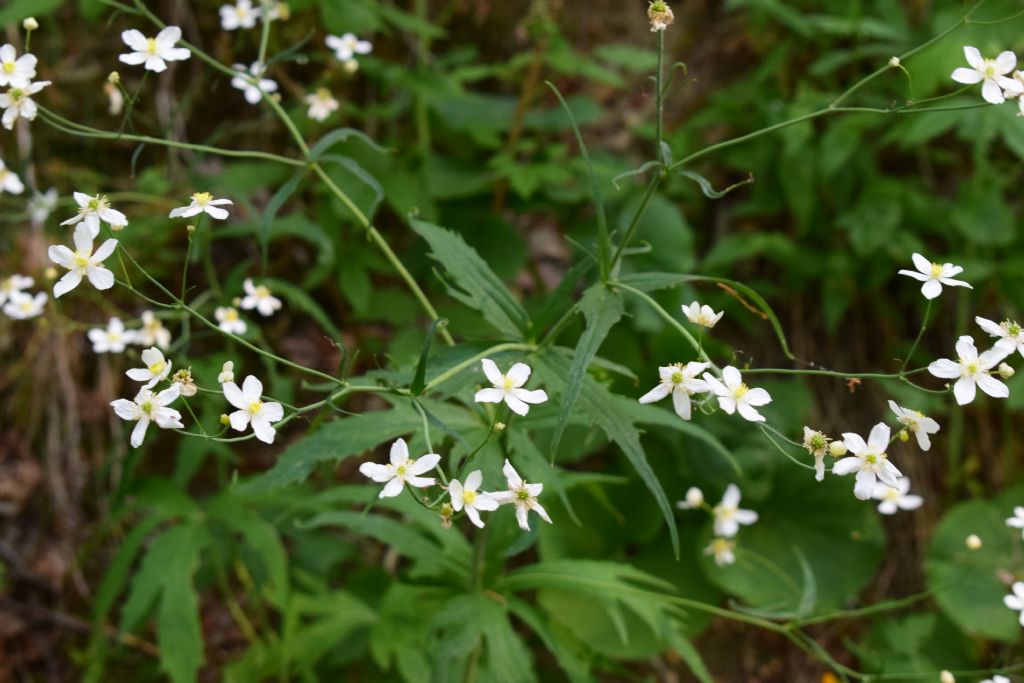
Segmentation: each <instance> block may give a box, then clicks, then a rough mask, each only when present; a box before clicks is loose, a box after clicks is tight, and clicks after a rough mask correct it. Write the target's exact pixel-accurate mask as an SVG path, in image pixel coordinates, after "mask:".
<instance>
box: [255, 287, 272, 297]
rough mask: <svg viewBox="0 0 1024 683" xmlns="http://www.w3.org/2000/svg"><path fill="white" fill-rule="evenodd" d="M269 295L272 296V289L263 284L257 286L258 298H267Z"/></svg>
mask: <svg viewBox="0 0 1024 683" xmlns="http://www.w3.org/2000/svg"><path fill="white" fill-rule="evenodd" d="M268 296H270V290H269V289H267V288H266V287H264V286H263V285H260V286H259V287H257V288H256V297H257V298H259V299H266V298H267V297H268Z"/></svg>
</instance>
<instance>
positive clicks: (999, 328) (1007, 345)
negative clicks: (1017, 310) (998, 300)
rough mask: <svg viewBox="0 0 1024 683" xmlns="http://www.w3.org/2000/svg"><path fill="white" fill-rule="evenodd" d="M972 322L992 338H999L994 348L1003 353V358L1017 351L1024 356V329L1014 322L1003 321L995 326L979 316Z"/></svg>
mask: <svg viewBox="0 0 1024 683" xmlns="http://www.w3.org/2000/svg"><path fill="white" fill-rule="evenodd" d="M974 322H976V323H978V325H979V326H980V327H981V329H983V330H985V331H986V332H988V333H989V334H990V335H992V336H993V337H998V338H999V341H997V342H996V344H995V347H996V348H997V349H1000V350H1001V351H1003V355H1004V356H1008V355H1010V354H1011V353H1013V352H1014V351H1018V352H1019V353H1020V355H1021V356H1024V329H1022V328H1021V326H1020V324H1019V323H1018V322H1017V321H1016V320H1004V321H1003V322H1001V323H999V324H998V325H997V324H996V323H994V322H992V321H991V320H988V319H987V318H982V317H981V316H980V315H979V316H977V317H975V318H974Z"/></svg>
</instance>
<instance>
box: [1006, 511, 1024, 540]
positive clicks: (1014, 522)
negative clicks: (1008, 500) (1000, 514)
mask: <svg viewBox="0 0 1024 683" xmlns="http://www.w3.org/2000/svg"><path fill="white" fill-rule="evenodd" d="M1006 526H1012V527H1013V528H1014V529H1020V530H1021V536H1022V537H1024V507H1022V506H1020V505H1018V506H1016V507H1015V508H1013V517H1007V519H1006Z"/></svg>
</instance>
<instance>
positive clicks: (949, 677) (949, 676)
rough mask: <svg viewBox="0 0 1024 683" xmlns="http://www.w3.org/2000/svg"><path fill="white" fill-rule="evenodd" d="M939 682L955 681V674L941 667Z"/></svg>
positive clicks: (951, 682) (954, 682)
mask: <svg viewBox="0 0 1024 683" xmlns="http://www.w3.org/2000/svg"><path fill="white" fill-rule="evenodd" d="M939 683H956V676H954V675H953V673H952V672H951V671H946V670H945V669H943V670H942V671H940V672H939Z"/></svg>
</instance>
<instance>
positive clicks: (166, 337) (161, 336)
mask: <svg viewBox="0 0 1024 683" xmlns="http://www.w3.org/2000/svg"><path fill="white" fill-rule="evenodd" d="M134 343H136V344H138V345H139V346H157V347H159V348H161V349H166V348H167V347H169V346H170V345H171V332H170V330H168V329H167V328H166V327H164V324H163V323H162V322H161V321H160V318H158V317H156V315H154V314H153V311H143V313H142V329H140V330H136V332H135V342H134Z"/></svg>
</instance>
